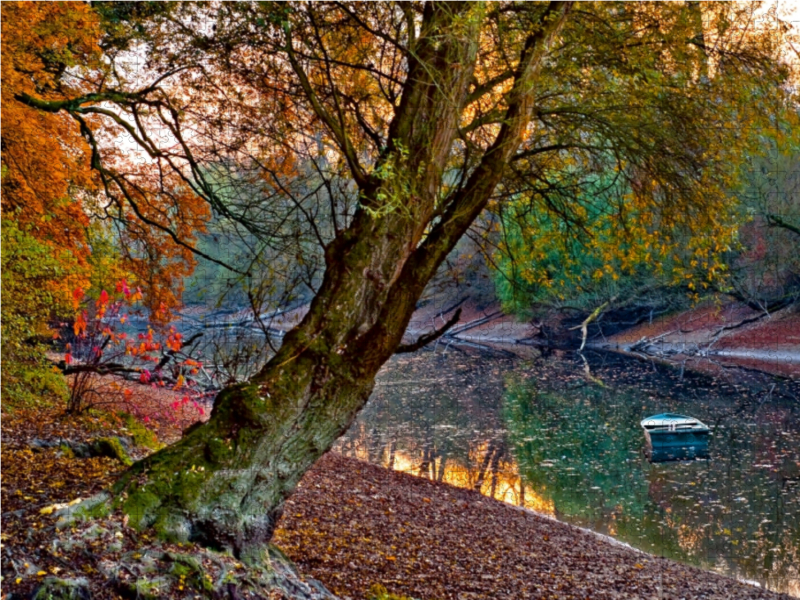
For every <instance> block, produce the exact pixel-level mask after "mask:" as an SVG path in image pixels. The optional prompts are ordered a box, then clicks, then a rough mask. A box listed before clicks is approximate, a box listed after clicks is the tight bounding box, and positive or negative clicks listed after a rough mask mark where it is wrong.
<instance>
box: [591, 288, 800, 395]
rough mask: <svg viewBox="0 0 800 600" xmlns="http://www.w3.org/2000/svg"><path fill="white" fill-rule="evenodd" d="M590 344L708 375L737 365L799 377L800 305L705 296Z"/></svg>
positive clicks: (772, 373)
mask: <svg viewBox="0 0 800 600" xmlns="http://www.w3.org/2000/svg"><path fill="white" fill-rule="evenodd" d="M591 345H592V346H593V347H595V348H604V349H610V350H618V351H622V352H624V353H628V354H631V355H634V356H638V357H640V358H655V359H662V360H666V361H668V362H669V363H671V364H674V365H680V366H681V367H682V368H687V369H692V370H695V371H700V372H704V373H708V374H711V375H719V374H721V373H724V372H726V371H730V370H736V369H740V370H752V371H761V372H764V373H767V374H771V375H777V376H780V377H785V378H789V379H792V380H800V306H796V305H795V306H789V307H787V308H784V309H783V310H780V311H777V312H774V313H768V312H766V311H756V310H753V309H752V308H749V307H747V306H746V305H744V304H741V303H728V304H720V303H718V302H714V301H709V302H706V303H704V304H702V305H700V306H697V307H696V308H694V309H692V310H689V311H685V312H682V313H678V314H675V315H670V316H665V317H661V318H657V319H653V321H652V322H645V323H642V324H640V325H638V326H635V327H632V328H631V329H628V330H626V331H623V332H621V333H617V334H615V335H612V336H609V337H608V338H605V339H595V340H593V341H592V342H591Z"/></svg>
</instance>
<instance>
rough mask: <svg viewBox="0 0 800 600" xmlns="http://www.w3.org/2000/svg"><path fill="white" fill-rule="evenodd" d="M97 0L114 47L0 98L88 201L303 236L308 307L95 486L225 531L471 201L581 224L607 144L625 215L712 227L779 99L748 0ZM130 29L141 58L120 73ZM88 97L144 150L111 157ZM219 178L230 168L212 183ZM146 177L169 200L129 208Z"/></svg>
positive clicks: (308, 443) (308, 433)
mask: <svg viewBox="0 0 800 600" xmlns="http://www.w3.org/2000/svg"><path fill="white" fill-rule="evenodd" d="M99 4H100V5H101V7H102V8H101V13H103V14H104V15H105V17H104V18H105V19H107V20H109V21H113V22H114V23H116V24H117V26H118V27H119V29H118V30H115V32H118V31H119V30H125V28H126V27H127V28H128V29H127V30H125V31H130V32H132V33H130V35H128V34H125V33H124V31H123V33H115V35H116V36H117V38H118V39H122V40H123V43H120V44H119V48H121V49H122V50H119V48H118V49H117V50H116V51H114V52H113V53H112V49H113V48H112V46H113V44H109V45H107V47H108V48H109V50H108V52H109V55H110V56H112V60H114V61H118V62H115V63H114V64H115V65H116V66H117V69H116V70H115V71H113V73H112V76H109V78H107V79H105V80H103V81H102V82H98V86H97V89H96V90H95V91H93V92H91V93H87V94H84V95H82V96H79V97H74V98H72V99H70V100H66V101H49V100H46V99H42V98H41V97H38V96H36V95H33V94H30V93H23V94H19V95H18V100H19V101H20V102H22V103H24V104H27V105H28V106H32V107H35V108H37V109H39V110H43V111H46V112H52V113H55V114H68V115H70V116H71V117H72V118H73V119H75V120H76V121H77V122H78V123H79V124H80V127H81V131H82V133H83V135H84V137H85V138H86V139H87V140H88V142H89V144H90V146H91V148H92V165H93V167H94V169H95V171H96V173H97V175H98V177H99V178H100V180H101V182H102V185H103V187H104V191H105V193H106V194H107V195H108V197H109V198H110V201H111V202H112V204H113V205H114V206H116V207H118V209H119V210H120V211H126V212H127V211H132V212H133V213H135V214H136V215H137V216H138V217H139V221H138V222H143V223H146V224H148V225H149V226H150V227H153V228H155V229H157V230H159V231H161V232H162V233H163V234H165V235H166V236H168V237H170V238H171V239H172V241H173V242H174V243H176V244H179V245H180V247H181V248H183V249H184V250H187V251H192V252H195V253H202V251H201V250H199V249H198V248H196V247H194V246H193V245H192V243H191V241H186V239H185V238H186V236H187V234H189V233H191V228H190V227H191V220H187V219H180V220H179V221H178V223H181V224H183V225H181V226H180V227H178V226H176V225H174V224H173V221H172V220H171V219H169V218H167V217H168V216H170V215H172V214H178V215H181V210H182V209H183V207H184V205H185V204H189V203H191V204H189V206H191V207H196V206H197V201H198V200H199V199H202V200H205V201H206V202H207V205H208V206H209V207H210V208H211V210H212V211H213V212H214V214H215V215H216V216H217V217H222V218H224V219H225V220H226V222H227V223H228V224H229V226H230V227H232V228H234V229H235V230H237V231H241V232H242V233H243V234H244V233H247V234H248V235H251V236H253V238H254V239H256V240H258V243H259V244H262V245H263V246H265V247H267V246H270V245H272V247H274V248H276V249H277V250H281V249H284V250H285V251H286V252H295V253H296V258H297V260H298V261H303V260H304V253H307V252H310V250H308V248H309V247H310V245H311V244H312V243H313V244H315V245H316V248H318V249H319V248H320V247H321V249H322V256H323V257H324V265H321V266H320V267H321V268H320V270H321V271H322V273H321V277H320V278H319V280H318V281H316V282H315V281H314V280H313V279H310V280H309V283H310V284H311V285H312V286H314V287H315V295H314V298H313V301H312V302H311V305H310V309H309V311H308V314H307V315H306V317H305V318H304V319H303V321H302V322H301V323H300V324H299V325H298V326H297V327H296V328H294V329H293V330H292V331H291V332H290V333H288V334H287V335H286V337H285V338H284V340H283V344H282V346H281V347H280V348H279V349H278V351H277V352H276V353H275V355H274V356H273V357H272V358H271V359H270V360H269V361H268V362H267V364H266V365H265V366H264V368H263V369H261V371H260V372H259V373H258V374H257V375H256V376H255V377H253V378H252V380H251V381H249V382H248V383H246V384H242V385H236V386H232V387H229V388H227V389H225V390H224V391H222V392H221V393H220V395H219V396H218V398H217V400H216V404H215V407H214V410H213V413H212V415H211V418H210V420H209V421H208V422H207V423H205V424H203V425H198V426H196V427H194V428H192V429H190V430H188V431H187V432H186V433H185V435H184V437H183V438H182V439H181V440H180V442H178V443H177V444H175V445H173V446H170V447H169V448H166V449H164V450H162V451H160V452H158V453H156V454H154V455H151V456H150V457H148V458H147V459H145V460H143V461H141V462H140V463H137V464H136V465H135V466H134V468H133V469H132V470H131V471H130V472H129V473H128V474H127V475H125V476H123V478H122V479H121V480H120V481H119V483H118V484H117V485H116V487H115V491H116V493H117V498H118V503H119V504H120V505H121V506H122V510H124V511H125V512H126V513H127V514H128V515H130V522H131V524H132V525H133V526H135V527H147V526H151V525H154V526H155V527H156V529H157V530H159V531H160V532H161V533H162V534H164V535H168V536H169V535H172V536H175V537H178V538H186V537H188V538H191V539H194V540H197V541H200V542H202V543H206V544H209V545H213V546H217V547H223V548H228V549H231V550H232V551H233V552H235V553H236V554H237V555H240V556H253V555H254V554H253V553H255V552H257V551H258V549H259V548H260V547H261V545H262V544H263V543H265V542H267V541H268V540H269V539H270V537H271V535H272V532H273V529H274V528H275V524H276V521H277V519H278V518H279V516H280V514H281V509H282V506H283V502H284V500H285V498H286V497H287V496H288V495H289V494H290V493H291V492H292V490H293V489H294V488H295V486H296V484H297V482H298V481H299V479H300V477H301V476H302V475H303V473H304V472H305V471H306V470H307V469H308V468H309V467H310V466H311V465H312V464H313V463H314V461H316V459H317V458H318V457H319V456H320V455H322V454H323V453H324V452H326V451H327V450H328V449H329V448H330V447H331V445H332V444H333V442H334V441H335V440H336V439H337V438H338V437H339V436H340V435H341V434H342V433H343V432H344V431H345V430H346V429H347V428H348V426H349V425H350V424H351V423H352V421H353V419H354V418H355V416H356V414H357V413H358V411H359V410H361V408H362V407H363V406H364V404H365V403H366V401H367V399H368V397H369V395H370V392H371V391H372V388H373V385H374V377H375V374H376V373H377V371H378V370H379V369H380V367H381V365H383V363H384V362H385V361H386V360H387V359H388V358H389V357H390V356H391V355H392V354H393V353H394V352H395V351H396V349H397V348H398V346H399V344H400V341H401V338H402V336H403V334H404V331H405V329H406V326H407V324H408V322H409V319H410V317H411V314H412V312H413V311H414V309H415V306H416V302H417V300H418V298H419V297H420V295H421V294H422V292H423V289H424V287H425V285H426V284H427V282H428V281H429V280H430V279H431V278H432V277H433V276H434V274H435V273H436V271H437V269H438V268H439V267H440V265H441V264H442V263H443V261H444V260H445V259H446V257H447V255H448V253H449V252H450V251H451V250H452V249H453V248H454V246H455V244H456V243H457V242H458V240H459V238H461V237H462V236H463V235H464V234H465V232H467V231H468V229H469V228H470V226H471V225H472V224H473V223H475V222H476V220H477V219H478V217H479V215H481V213H483V212H484V211H485V210H487V209H489V210H490V211H492V210H499V207H500V206H502V205H503V203H504V202H505V201H506V200H507V199H508V198H511V197H514V198H523V199H525V200H526V201H527V202H528V204H529V207H530V210H537V211H546V212H547V213H549V214H551V215H554V216H557V217H558V218H560V219H561V220H562V221H563V222H564V223H566V224H569V225H570V226H571V227H574V228H582V227H587V223H586V219H585V214H584V210H583V208H582V206H581V203H580V202H578V201H574V200H575V199H576V198H578V197H579V192H580V189H581V187H582V186H585V185H587V182H591V181H593V180H594V179H593V178H591V177H590V176H591V175H592V173H595V172H597V171H599V170H602V169H606V168H607V167H608V164H606V163H605V162H604V161H605V160H606V159H605V157H608V156H611V157H613V161H614V167H615V168H616V169H617V170H618V172H619V173H620V176H621V177H625V178H627V179H628V181H629V182H630V183H631V185H632V189H633V196H632V198H631V200H630V201H631V202H632V203H633V205H634V206H635V207H636V208H637V209H638V212H637V213H636V214H640V215H645V214H646V215H648V217H647V220H646V221H640V222H639V223H638V224H637V227H639V230H640V231H647V232H648V233H649V234H654V232H655V231H657V230H660V229H662V228H669V227H672V226H673V225H675V226H677V227H683V228H685V229H686V230H687V231H693V232H697V239H698V240H701V239H702V240H705V241H704V242H703V244H705V245H706V246H707V248H706V249H707V250H708V249H712V250H713V248H714V245H715V244H716V243H718V240H716V239H715V238H714V235H711V236H708V235H705V233H707V232H711V233H712V234H713V233H714V232H717V231H720V230H721V229H722V230H724V227H720V223H721V222H720V221H719V220H720V219H724V215H725V198H724V194H722V189H723V186H722V184H723V182H724V179H725V177H726V176H727V174H728V168H729V165H728V163H727V162H725V161H724V160H722V159H723V158H725V157H726V156H727V154H726V153H728V152H733V151H734V150H735V148H736V147H737V145H739V144H741V143H742V142H741V140H740V138H739V137H737V130H738V129H740V128H741V127H742V126H745V127H746V126H757V125H758V119H759V118H761V117H760V116H759V115H760V114H763V111H765V110H766V111H769V110H774V111H777V110H780V109H781V107H780V106H778V105H777V104H778V101H777V100H776V101H775V106H772V105H769V100H765V103H766V104H765V105H762V106H760V107H759V111H761V112H758V113H757V112H756V111H754V110H751V109H749V107H748V104H747V103H748V100H749V99H750V98H752V93H753V90H762V91H763V92H766V91H767V90H774V89H777V86H779V85H780V84H781V82H782V81H783V80H784V79H785V77H786V75H787V71H786V68H785V67H783V66H782V63H780V62H779V61H776V60H774V59H775V58H776V57H777V54H778V50H779V48H778V43H779V41H780V40H779V39H778V37H779V36H778V33H776V32H777V31H778V30H777V29H772V30H763V31H754V30H747V29H745V25H746V24H747V23H749V22H750V20H749V19H751V17H752V16H753V14H754V11H755V10H756V7H755V6H754V5H739V4H736V5H729V4H723V5H712V6H709V7H708V8H707V11H706V9H704V11H705V12H704V14H703V15H702V17H703V18H702V19H700V20H699V21H700V23H699V25H698V19H697V9H696V7H695V6H693V5H685V4H678V3H670V4H657V5H656V4H632V3H605V4H581V5H580V6H574V7H573V6H572V5H571V3H569V2H551V3H518V4H517V3H491V4H487V3H469V2H463V3H462V2H446V3H445V2H441V3H440V2H426V3H388V2H387V3H372V4H345V3H305V4H281V3H259V4H250V3H247V4H244V3H229V4H222V5H218V6H217V5H201V4H194V3H186V4H177V5H171V6H170V8H169V10H164V11H163V12H160V13H158V14H155V15H147V16H146V18H140V17H139V16H137V15H129V14H124V15H123V14H120V13H118V12H115V10H116V9H115V8H114V5H115V4H116V3H99ZM706 21H707V23H706ZM132 40H133V41H132ZM136 44H138V46H137V48H138V51H140V52H145V53H146V55H147V59H148V60H147V65H146V68H145V69H143V70H142V71H140V72H138V73H132V72H130V71H127V72H126V71H125V69H124V64H125V63H124V62H123V61H122V60H121V58H122V57H124V55H125V53H124V49H125V48H127V47H132V46H134V45H136ZM712 71H713V75H712V74H711V73H712ZM706 72H708V73H709V75H705V74H704V73H706ZM762 97H763V98H770V96H769V95H768V94H766V93H763V94H762ZM90 117H91V118H93V119H101V120H102V121H103V123H104V124H105V126H108V127H113V129H114V130H115V131H117V132H119V134H120V135H122V134H124V135H125V136H126V139H128V140H132V142H133V143H135V144H136V145H137V146H138V147H139V148H141V154H142V157H143V163H144V164H145V166H144V167H143V166H141V165H137V167H136V168H133V166H132V165H125V164H120V163H119V161H115V160H114V156H113V152H112V151H111V150H110V149H109V148H108V146H107V141H105V140H104V137H103V136H102V135H101V134H100V133H99V131H98V129H97V125H95V124H94V123H93V122H90V121H89V120H88V119H89V118H90ZM734 122H736V123H737V124H736V126H735V127H730V126H729V125H730V124H732V123H734ZM726 125H727V126H726ZM156 132H158V134H159V136H156V135H155V133H156ZM596 140H602V142H598V141H596ZM558 165H562V166H564V167H565V166H569V167H570V169H569V173H571V176H570V177H569V178H567V179H558V178H557V175H558V174H559V173H565V172H567V171H566V169H564V168H555V167H556V166H558ZM209 167H214V168H217V169H227V170H229V171H230V173H231V176H230V177H229V178H227V179H226V180H225V181H224V183H221V182H220V180H216V181H215V180H213V179H212V178H210V177H208V175H207V174H208V172H209V171H208V169H209ZM237 182H246V183H247V185H246V186H243V187H241V188H239V189H248V190H250V192H249V193H247V194H236V193H231V192H232V191H233V192H235V191H236V186H237ZM256 184H257V191H254V187H253V186H254V185H256ZM634 184H635V185H634ZM221 188H224V189H221ZM223 191H224V193H222V192H223ZM231 198H234V200H233V201H231ZM154 202H162V203H163V204H164V205H168V206H169V210H170V211H172V212H163V211H162V212H161V213H159V212H158V211H157V210H150V211H149V212H148V210H144V209H143V208H142V207H147V206H149V205H150V206H152V204H148V203H154ZM614 209H615V210H616V211H617V213H616V214H617V218H618V219H619V220H620V222H621V223H629V224H630V223H631V221H630V220H629V219H628V216H629V215H628V213H626V211H625V207H624V206H622V205H619V206H615V207H614ZM192 211H194V212H196V211H197V209H196V208H192ZM323 215H324V216H323ZM287 223H289V224H292V227H289V228H288V229H289V231H287V227H286V226H287ZM481 223H482V224H487V223H488V224H489V225H491V219H486V220H484V221H482V222H481ZM704 251H705V250H704ZM709 251H710V250H709ZM202 254H203V255H204V257H205V258H207V259H209V260H213V261H215V262H217V263H225V261H224V257H222V258H220V257H212V256H208V255H205V253H202ZM257 257H258V253H257V252H256V253H255V254H254V259H253V261H252V262H251V263H250V268H252V269H253V270H256V269H257V268H258V260H257ZM227 266H228V267H229V268H230V269H231V270H232V271H234V272H238V273H239V274H240V275H242V276H245V277H246V276H247V275H253V273H252V272H251V271H250V268H242V267H239V266H236V265H227ZM192 465H194V466H195V468H191V469H190V468H189V467H190V466H192Z"/></svg>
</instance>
